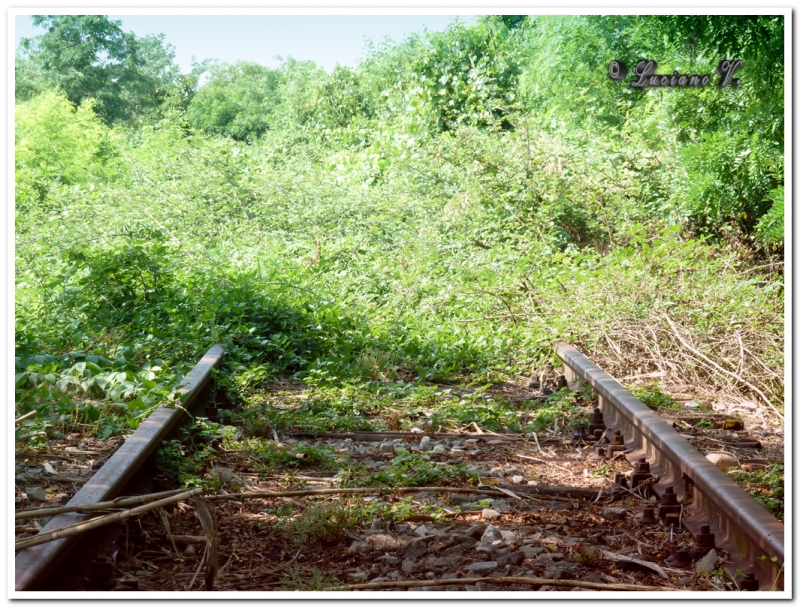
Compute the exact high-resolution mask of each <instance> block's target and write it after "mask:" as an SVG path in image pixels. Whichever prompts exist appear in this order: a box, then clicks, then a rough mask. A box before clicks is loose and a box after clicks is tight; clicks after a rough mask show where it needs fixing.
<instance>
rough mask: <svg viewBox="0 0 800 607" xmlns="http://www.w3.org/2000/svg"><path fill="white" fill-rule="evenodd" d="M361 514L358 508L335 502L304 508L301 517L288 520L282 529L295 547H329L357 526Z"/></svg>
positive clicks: (338, 501)
mask: <svg viewBox="0 0 800 607" xmlns="http://www.w3.org/2000/svg"><path fill="white" fill-rule="evenodd" d="M361 514H362V512H361V509H360V508H357V507H353V506H350V505H349V504H347V502H344V501H341V500H337V501H334V502H329V503H326V504H321V505H319V506H310V507H308V508H306V509H305V510H304V511H303V514H302V516H298V517H296V518H293V519H290V520H289V521H288V522H286V523H285V524H284V525H282V529H283V531H284V533H286V534H287V535H288V536H289V537H290V538H291V539H292V541H293V542H294V543H295V544H297V545H312V546H313V545H319V544H321V545H322V546H328V547H330V546H334V545H336V544H338V543H339V542H341V541H342V540H343V539H344V538H345V532H346V531H347V530H348V529H352V528H353V527H355V526H356V525H357V524H358V522H359V518H360V516H361Z"/></svg>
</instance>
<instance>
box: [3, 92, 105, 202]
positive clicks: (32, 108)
mask: <svg viewBox="0 0 800 607" xmlns="http://www.w3.org/2000/svg"><path fill="white" fill-rule="evenodd" d="M93 110H94V106H93V103H92V102H91V101H87V102H85V103H84V104H83V105H81V106H80V107H77V108H76V107H75V106H74V105H73V104H72V103H71V102H70V101H69V100H68V99H67V98H66V96H65V95H64V94H63V93H57V92H45V93H42V94H41V95H39V96H37V97H34V98H33V99H31V100H30V101H28V102H26V103H22V104H19V105H17V107H16V115H15V125H16V129H15V139H14V142H15V177H16V192H15V199H16V201H17V205H18V209H19V211H25V210H27V209H29V208H30V207H32V206H33V207H38V206H40V205H43V203H45V201H46V200H47V199H48V194H49V193H50V192H51V190H53V189H54V188H58V187H60V186H78V187H95V184H98V185H99V184H101V183H104V182H107V181H109V180H112V179H114V178H115V177H118V176H119V157H118V156H119V147H118V144H119V139H118V137H117V136H116V135H115V134H114V133H113V132H111V131H109V130H108V129H107V128H106V127H104V126H103V124H102V123H101V122H100V120H99V119H98V117H97V115H96V114H95V113H94V111H93ZM45 206H50V205H45ZM50 208H51V209H52V207H50Z"/></svg>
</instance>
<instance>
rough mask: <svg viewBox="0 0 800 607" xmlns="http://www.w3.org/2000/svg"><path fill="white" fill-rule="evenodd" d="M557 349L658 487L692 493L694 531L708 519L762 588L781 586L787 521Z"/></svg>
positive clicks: (609, 381)
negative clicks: (646, 465) (643, 461)
mask: <svg viewBox="0 0 800 607" xmlns="http://www.w3.org/2000/svg"><path fill="white" fill-rule="evenodd" d="M556 353H557V354H558V356H559V357H560V358H561V360H562V361H563V362H564V375H565V376H566V379H567V381H568V382H575V381H578V382H579V383H584V384H588V385H589V386H590V387H591V388H592V389H593V390H594V391H595V392H596V393H597V395H598V397H599V408H600V410H601V412H602V413H603V420H604V423H605V424H606V426H609V427H613V428H616V429H619V430H620V431H621V432H622V434H623V435H624V437H625V443H626V447H627V448H628V454H627V455H626V457H627V458H628V459H629V460H631V461H635V460H636V459H638V458H640V457H645V458H646V459H647V461H648V462H649V463H650V468H651V470H652V471H653V473H654V474H656V475H657V476H658V477H659V481H658V483H657V484H656V485H654V490H655V491H656V493H657V494H660V493H661V491H663V489H664V488H665V487H667V486H672V487H674V489H675V492H676V493H677V494H678V495H679V497H683V498H684V499H683V502H684V503H687V502H688V501H689V500H690V499H691V506H688V507H689V508H691V511H692V512H693V515H692V516H690V517H688V518H685V519H684V525H685V526H686V527H687V528H688V529H689V530H690V531H692V532H693V533H696V532H697V531H698V530H699V526H700V524H701V523H702V524H708V525H710V527H711V531H712V532H713V533H714V534H715V540H716V544H717V546H720V547H722V548H724V549H725V550H727V551H728V553H729V554H730V555H731V557H732V565H733V566H734V567H738V568H742V567H747V568H748V569H752V570H753V573H755V575H756V577H757V578H758V580H759V582H760V585H761V588H762V589H769V588H772V587H776V588H783V574H782V571H783V563H784V527H783V523H781V522H780V521H779V520H778V519H776V518H775V517H774V516H772V515H771V514H770V513H769V512H767V510H766V509H765V508H764V507H763V506H761V504H759V503H758V502H756V501H755V500H754V499H753V498H752V497H751V496H750V495H749V494H748V493H747V492H746V491H744V489H742V488H741V487H739V486H738V485H737V484H736V483H734V482H733V480H732V479H731V477H730V476H728V475H727V474H725V473H724V472H722V471H721V470H720V469H719V468H717V467H716V466H715V465H714V464H712V463H711V462H710V461H708V459H706V458H705V457H704V456H703V454H702V453H700V452H699V451H698V450H697V449H695V447H694V446H693V445H692V444H691V443H690V442H689V441H687V440H686V439H685V438H684V437H682V436H681V435H680V434H679V433H678V432H676V431H675V429H674V428H672V426H670V425H669V424H668V423H667V422H666V421H664V420H663V419H661V418H660V417H659V415H658V414H657V413H656V412H654V411H652V410H651V409H650V408H649V407H647V405H645V404H644V403H642V401H640V400H639V399H638V398H636V397H635V396H634V395H633V394H631V393H630V392H629V391H628V390H626V389H625V388H624V387H623V386H622V385H621V384H620V383H619V382H618V381H617V380H615V379H614V378H613V377H611V376H610V375H609V374H608V373H606V372H605V371H603V370H602V369H601V368H600V367H599V366H597V365H596V364H595V363H594V362H592V361H591V360H590V359H589V358H587V357H586V356H585V355H583V354H582V353H581V352H579V351H578V350H577V349H576V348H575V347H574V346H571V345H569V344H567V343H565V342H558V343H556ZM762 557H765V558H762ZM773 558H775V559H776V562H773V561H772V560H771V559H773Z"/></svg>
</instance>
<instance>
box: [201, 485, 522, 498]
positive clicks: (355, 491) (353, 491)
mask: <svg viewBox="0 0 800 607" xmlns="http://www.w3.org/2000/svg"><path fill="white" fill-rule="evenodd" d="M426 491H430V492H439V493H479V494H481V495H499V496H502V495H507V493H505V492H504V491H498V490H497V489H473V488H472V487H466V488H465V487H353V488H341V489H306V490H301V491H251V492H246V493H224V494H219V495H208V496H206V498H205V499H206V500H221V499H250V498H257V497H298V496H308V495H337V494H339V495H362V494H365V493H367V494H369V493H424V492H426Z"/></svg>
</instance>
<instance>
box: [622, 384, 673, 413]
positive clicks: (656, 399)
mask: <svg viewBox="0 0 800 607" xmlns="http://www.w3.org/2000/svg"><path fill="white" fill-rule="evenodd" d="M628 389H629V390H630V391H631V392H632V393H633V395H634V396H636V398H638V399H639V400H640V401H642V402H643V403H644V404H645V405H647V406H648V407H653V408H655V409H658V410H659V411H677V410H679V409H680V408H681V405H680V403H679V402H678V401H676V400H675V399H674V398H672V397H671V396H669V395H667V394H664V393H663V392H662V391H661V389H660V388H659V387H658V386H657V385H655V384H652V385H650V386H647V387H645V388H640V387H630V388H628Z"/></svg>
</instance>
